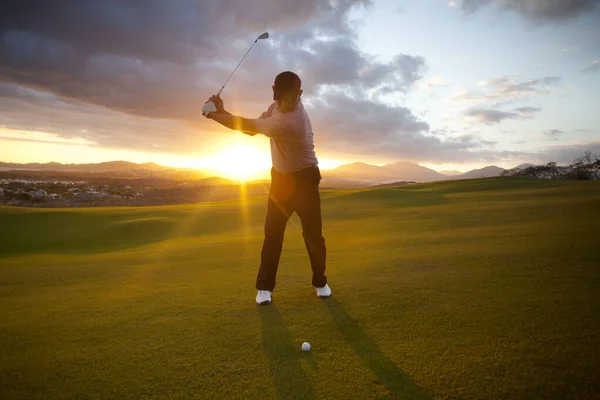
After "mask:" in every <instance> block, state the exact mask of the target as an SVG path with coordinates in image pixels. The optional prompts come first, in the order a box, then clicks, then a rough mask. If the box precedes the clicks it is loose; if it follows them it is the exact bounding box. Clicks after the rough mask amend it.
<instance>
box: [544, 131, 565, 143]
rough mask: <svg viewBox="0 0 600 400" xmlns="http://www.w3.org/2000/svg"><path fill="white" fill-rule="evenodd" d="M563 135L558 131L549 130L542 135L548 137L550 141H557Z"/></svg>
mask: <svg viewBox="0 0 600 400" xmlns="http://www.w3.org/2000/svg"><path fill="white" fill-rule="evenodd" d="M563 134H564V132H563V131H561V130H558V129H549V130H546V131H544V135H546V136H548V137H549V138H550V139H551V140H558V138H559V136H561V135H563Z"/></svg>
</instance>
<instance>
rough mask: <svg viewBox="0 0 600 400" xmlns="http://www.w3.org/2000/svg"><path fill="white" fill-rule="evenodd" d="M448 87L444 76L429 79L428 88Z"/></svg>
mask: <svg viewBox="0 0 600 400" xmlns="http://www.w3.org/2000/svg"><path fill="white" fill-rule="evenodd" d="M444 86H448V81H447V80H446V79H445V78H444V77H442V76H434V77H432V78H429V79H427V87H430V88H433V87H444Z"/></svg>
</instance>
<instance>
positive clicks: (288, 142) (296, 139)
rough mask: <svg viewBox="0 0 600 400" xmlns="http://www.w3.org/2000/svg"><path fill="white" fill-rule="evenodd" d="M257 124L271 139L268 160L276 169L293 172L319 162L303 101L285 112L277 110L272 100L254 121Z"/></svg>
mask: <svg viewBox="0 0 600 400" xmlns="http://www.w3.org/2000/svg"><path fill="white" fill-rule="evenodd" d="M256 126H257V128H258V131H259V132H260V133H262V134H263V135H265V136H267V137H268V138H270V139H271V160H272V162H273V168H275V170H276V171H277V172H281V173H289V172H295V171H300V170H302V169H305V168H308V167H312V166H316V165H318V164H319V161H318V160H317V156H316V154H315V145H314V134H313V131H312V125H311V124H310V119H309V118H308V114H307V113H306V111H305V110H304V105H303V104H302V101H300V100H298V103H297V104H296V107H294V109H293V110H292V111H289V112H286V113H280V112H279V109H278V108H277V102H274V103H273V104H271V105H270V106H269V109H268V110H267V111H266V112H264V113H263V114H262V115H261V116H260V118H258V119H257V120H256Z"/></svg>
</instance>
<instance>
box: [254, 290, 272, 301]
mask: <svg viewBox="0 0 600 400" xmlns="http://www.w3.org/2000/svg"><path fill="white" fill-rule="evenodd" d="M270 303H271V292H270V291H268V290H259V291H258V294H257V295H256V304H260V305H267V304H270Z"/></svg>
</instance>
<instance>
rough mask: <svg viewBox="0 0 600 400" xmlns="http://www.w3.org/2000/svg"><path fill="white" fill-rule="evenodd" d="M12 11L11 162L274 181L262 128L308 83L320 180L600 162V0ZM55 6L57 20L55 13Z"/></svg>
mask: <svg viewBox="0 0 600 400" xmlns="http://www.w3.org/2000/svg"><path fill="white" fill-rule="evenodd" d="M2 7H3V10H2V13H0V161H5V162H49V161H56V162H63V163H82V162H101V161H111V160H127V161H132V162H156V163H159V164H164V165H170V166H177V167H187V168H195V167H198V168H212V169H215V170H217V171H222V172H226V173H229V174H232V175H235V174H236V171H237V173H242V171H243V173H244V174H249V173H253V172H257V171H261V170H266V169H268V168H269V167H270V156H269V142H268V139H267V138H265V137H259V136H256V137H247V136H245V135H243V134H241V133H238V132H233V131H228V130H227V129H225V128H222V127H219V126H218V125H217V124H215V123H214V121H210V120H207V119H206V118H204V117H203V116H202V115H201V107H202V105H203V103H204V102H205V101H206V100H207V98H208V97H209V96H210V95H211V94H214V93H215V92H217V91H218V89H219V88H220V87H221V85H222V84H223V82H224V81H225V79H226V78H227V76H229V74H230V72H231V71H232V69H233V68H234V67H235V65H236V64H237V62H238V61H239V59H240V58H241V57H242V55H243V54H244V53H245V52H246V50H247V49H248V47H249V46H250V45H251V44H252V42H253V41H254V39H255V38H256V37H257V36H258V35H259V34H261V33H262V32H263V31H268V32H269V33H270V38H269V40H267V41H260V42H259V43H257V45H256V46H255V47H254V49H253V50H252V52H251V53H250V55H249V56H248V58H247V59H246V61H245V62H244V64H242V66H241V67H240V69H239V70H238V71H237V72H236V75H234V77H233V78H232V79H231V81H230V82H229V83H228V86H227V88H226V89H225V91H224V92H223V95H222V97H223V99H224V101H225V106H226V108H227V109H228V110H229V111H230V112H232V113H235V114H241V115H243V116H246V117H257V116H259V115H260V114H261V113H262V112H263V111H264V110H266V109H267V108H268V106H269V104H270V103H271V102H272V94H271V85H272V82H273V79H274V77H275V76H276V75H277V73H279V72H281V71H285V70H292V71H295V72H297V73H298V74H299V75H300V77H301V78H302V81H303V89H304V94H303V102H304V104H305V107H306V109H307V112H308V114H309V116H310V118H311V122H312V125H313V130H314V133H315V144H316V151H317V156H318V157H319V160H320V164H321V166H322V168H324V169H326V168H331V167H335V166H337V165H340V164H342V163H346V162H354V161H362V162H368V163H371V164H377V165H382V164H385V163H391V162H395V161H411V162H415V163H419V164H421V165H424V166H427V167H430V168H433V169H436V170H458V171H463V172H464V171H467V170H469V169H473V168H480V167H483V166H486V165H497V166H500V167H504V168H511V167H514V166H516V165H518V164H521V163H542V162H549V161H556V162H558V163H559V164H565V163H569V162H572V161H573V159H574V158H576V157H578V156H580V155H582V154H583V152H584V151H591V152H592V153H596V154H600V117H599V115H598V104H600V0H562V1H548V0H520V1H519V0H462V1H461V0H450V1H434V0H422V1H418V2H415V1H399V0H393V1H392V0H372V1H370V0H306V1H302V2H299V1H296V0H261V1H258V2H251V3H250V2H247V1H243V0H222V1H218V2H217V1H209V0H202V1H200V0H198V1H193V0H181V1H177V2H170V1H160V0H151V1H144V2H126V1H118V0H105V1H102V2H97V1H93V0H65V1H62V2H61V3H60V6H57V5H56V3H52V2H47V1H41V0H38V1H32V0H9V1H5V2H3V6H2ZM57 7H58V8H57Z"/></svg>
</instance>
